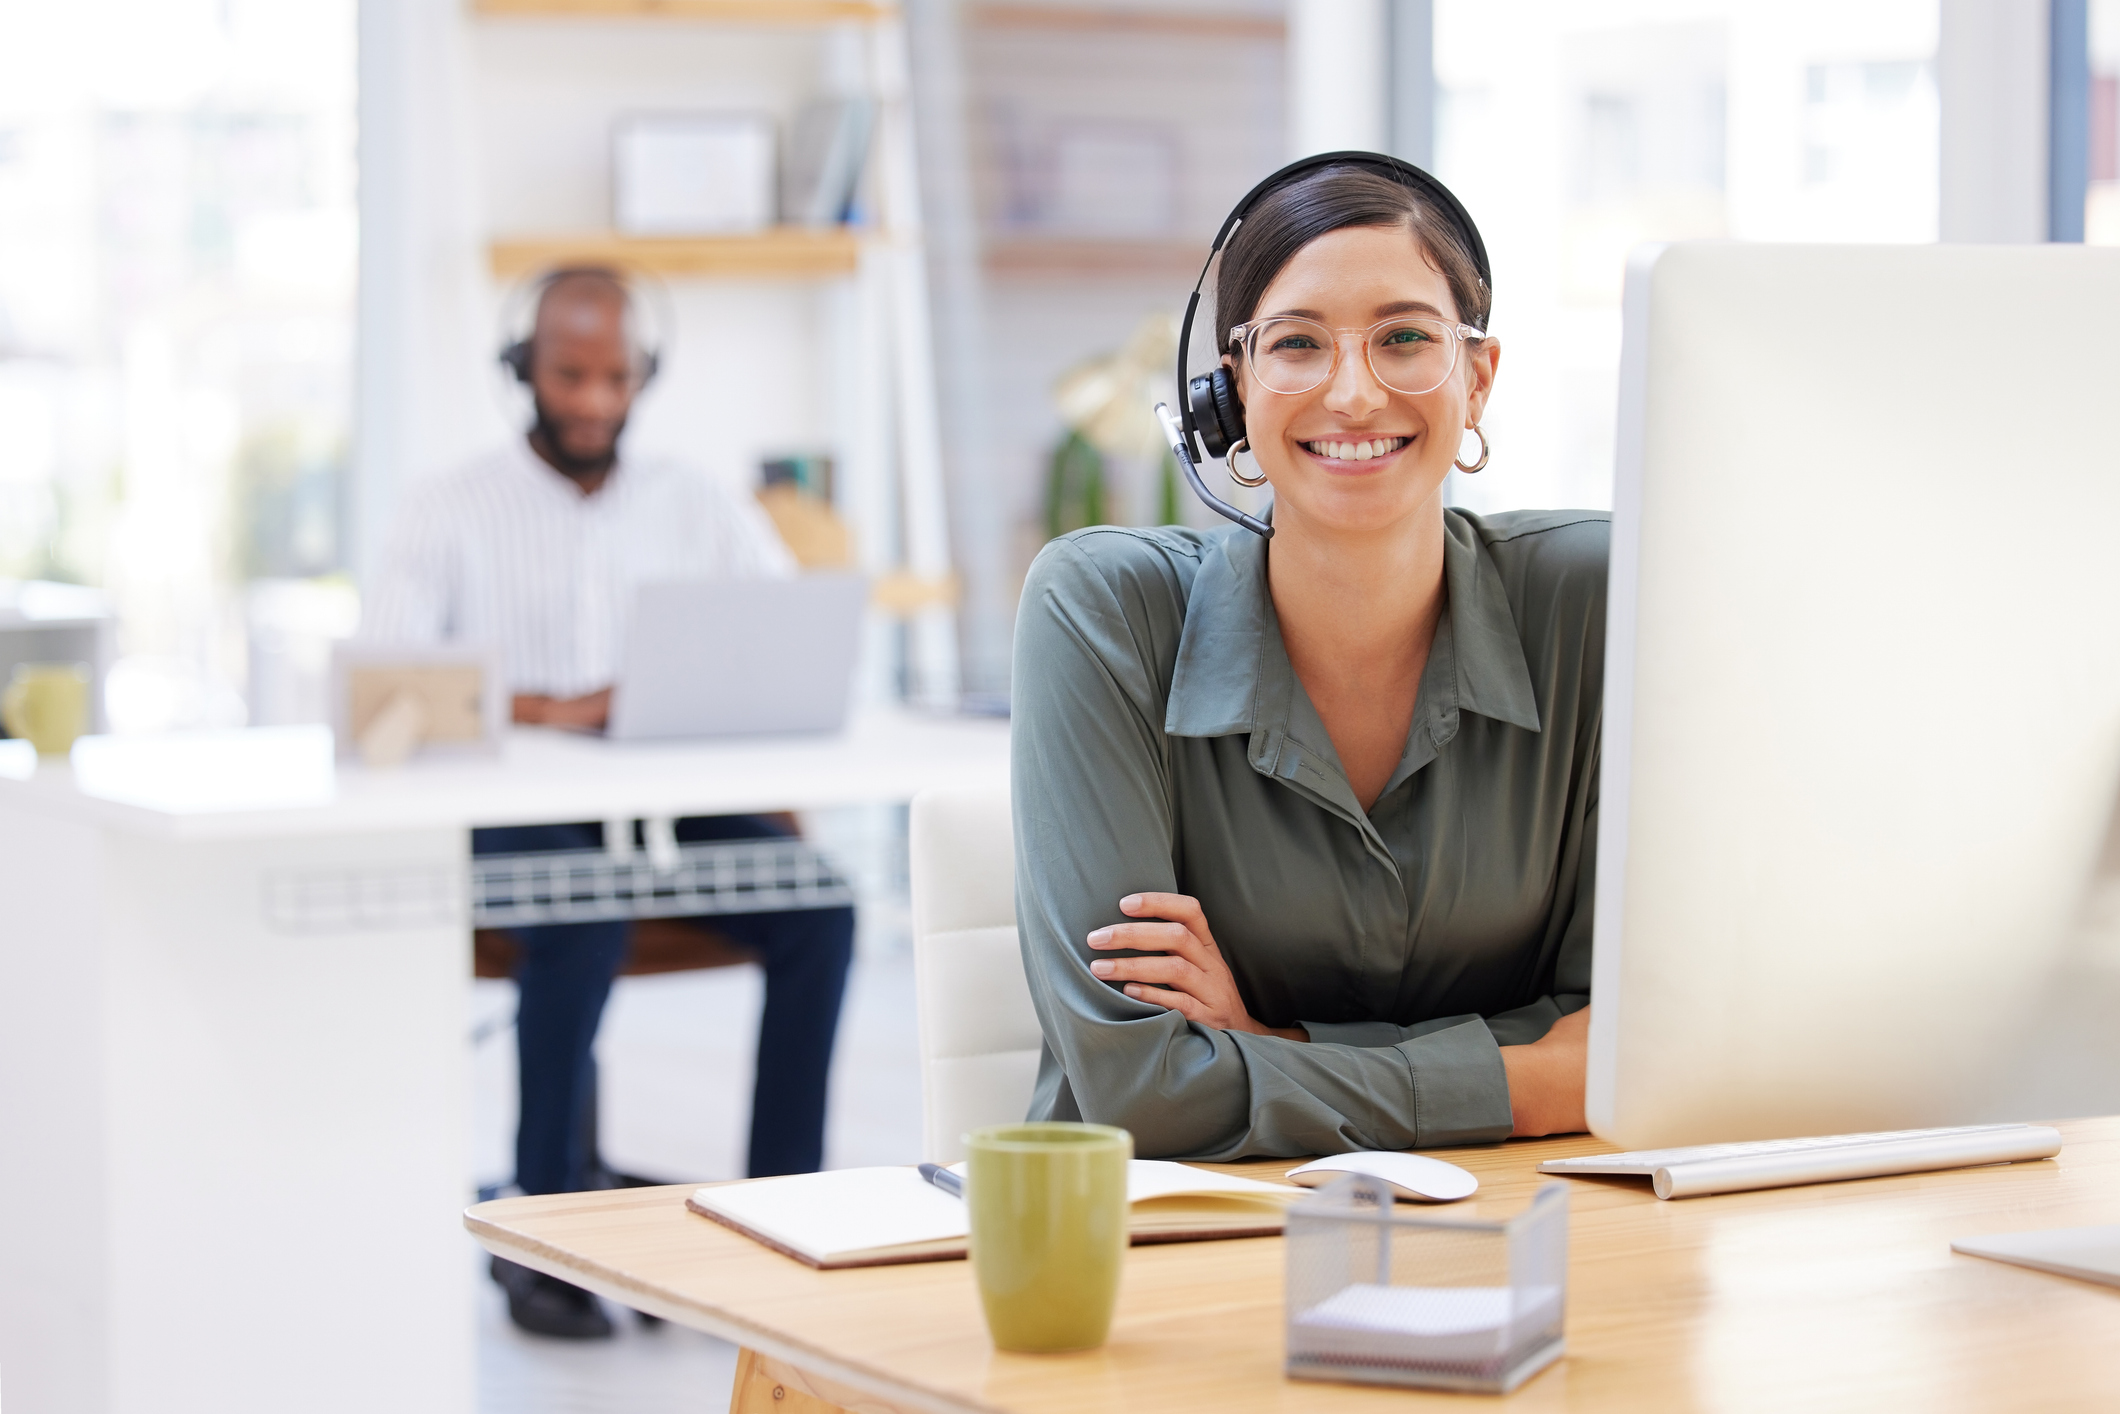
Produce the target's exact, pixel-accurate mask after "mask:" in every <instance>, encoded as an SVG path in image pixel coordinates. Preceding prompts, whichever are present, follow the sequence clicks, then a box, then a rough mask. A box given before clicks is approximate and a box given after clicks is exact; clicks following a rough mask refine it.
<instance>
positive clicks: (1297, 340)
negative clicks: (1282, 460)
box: [1229, 315, 1487, 394]
mask: <svg viewBox="0 0 2120 1414" xmlns="http://www.w3.org/2000/svg"><path fill="white" fill-rule="evenodd" d="M1341 334H1359V335H1361V336H1362V356H1363V357H1364V358H1366V359H1367V360H1368V361H1369V371H1370V373H1371V374H1373V375H1374V376H1375V378H1376V380H1377V382H1379V383H1381V384H1383V385H1384V386H1385V387H1387V388H1389V389H1391V390H1392V391H1393V392H1395V393H1408V394H1419V393H1432V392H1434V391H1435V390H1436V389H1438V388H1440V387H1442V386H1443V383H1444V380H1446V379H1448V378H1449V377H1450V371H1451V370H1452V369H1454V368H1456V367H1457V356H1458V345H1459V344H1460V343H1462V342H1463V341H1464V340H1466V339H1484V338H1486V337H1487V335H1486V333H1485V331H1483V330H1480V329H1475V328H1473V327H1472V326H1471V325H1470V324H1450V323H1446V322H1445V321H1443V320H1441V319H1423V318H1420V317H1419V316H1416V315H1404V316H1401V317H1399V318H1397V319H1386V320H1384V321H1382V322H1381V323H1377V324H1372V325H1370V326H1369V327H1368V328H1367V329H1328V328H1326V327H1325V326H1324V325H1323V324H1320V323H1318V322H1317V321H1316V320H1314V319H1294V318H1290V317H1287V316H1279V317H1276V318H1273V319H1261V320H1258V321H1257V322H1255V323H1251V324H1239V325H1237V326H1236V327H1235V328H1233V329H1231V330H1230V331H1229V342H1230V343H1231V344H1234V345H1236V346H1238V347H1239V348H1241V349H1242V350H1243V351H1244V359H1245V362H1247V363H1249V364H1250V365H1251V373H1252V377H1254V378H1256V379H1258V380H1259V382H1260V384H1261V385H1263V386H1264V387H1265V388H1266V390H1267V391H1268V392H1271V393H1307V392H1309V391H1310V390H1311V389H1312V388H1315V387H1317V386H1318V385H1319V384H1320V383H1323V382H1324V381H1325V380H1326V379H1328V378H1330V377H1332V375H1333V374H1334V373H1336V372H1338V371H1339V367H1340V341H1339V339H1338V337H1337V336H1338V335H1341Z"/></svg>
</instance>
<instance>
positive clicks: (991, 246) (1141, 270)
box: [984, 237, 1208, 284]
mask: <svg viewBox="0 0 2120 1414" xmlns="http://www.w3.org/2000/svg"><path fill="white" fill-rule="evenodd" d="M1207 246H1208V243H1207V242H1206V241H1204V240H1199V241H1179V240H1162V241H1122V240H1052V239H1046V238H1042V237H1035V238H1017V239H1007V238H994V239H990V240H989V241H988V243H987V246H986V250H985V260H984V263H985V265H986V269H987V272H988V273H989V274H992V275H996V276H1001V277H1004V278H1006V277H1017V278H1022V279H1081V278H1084V277H1088V278H1097V277H1100V276H1102V277H1120V278H1124V277H1129V276H1131V277H1139V278H1154V279H1173V278H1182V279H1184V280H1185V281H1186V283H1187V284H1190V283H1191V282H1192V280H1193V278H1194V277H1195V276H1197V275H1198V274H1199V273H1200V267H1201V266H1202V265H1203V264H1205V263H1206V261H1207Z"/></svg>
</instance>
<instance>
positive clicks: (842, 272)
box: [488, 227, 861, 280]
mask: <svg viewBox="0 0 2120 1414" xmlns="http://www.w3.org/2000/svg"><path fill="white" fill-rule="evenodd" d="M488 260H489V264H490V265H491V266H492V269H493V273H494V275H495V276H497V277H498V278H500V279H503V280H515V279H520V278H522V277H523V276H525V275H530V274H535V273H536V272H537V271H539V270H549V269H551V268H552V267H553V266H555V265H615V266H618V267H619V268H621V269H627V270H644V271H647V272H648V273H649V274H653V275H660V276H662V277H663V278H665V279H721V280H732V279H797V280H799V279H813V280H814V279H837V278H843V277H846V276H850V275H852V274H854V273H855V271H856V270H857V269H859V268H860V264H861V237H860V234H859V233H858V232H856V231H853V230H848V229H844V228H842V229H838V230H830V231H811V230H805V229H802V228H799V227H793V228H786V229H781V230H773V231H765V232H761V233H759V234H758V235H744V236H694V237H685V238H653V239H650V238H643V237H636V236H621V235H617V234H615V233H612V232H593V233H587V234H582V235H567V236H522V237H515V238H510V239H503V240H496V241H494V242H493V243H492V244H491V245H490V246H489V247H488Z"/></svg>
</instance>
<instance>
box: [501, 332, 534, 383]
mask: <svg viewBox="0 0 2120 1414" xmlns="http://www.w3.org/2000/svg"><path fill="white" fill-rule="evenodd" d="M530 352H531V350H530V341H529V340H528V339H517V340H516V341H515V342H514V343H512V344H510V345H508V347H506V348H504V349H502V350H501V363H502V364H503V365H504V366H505V367H506V368H507V369H508V370H509V371H510V372H512V373H513V374H514V375H515V381H516V382H518V383H528V382H529V381H530Z"/></svg>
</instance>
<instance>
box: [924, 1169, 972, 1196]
mask: <svg viewBox="0 0 2120 1414" xmlns="http://www.w3.org/2000/svg"><path fill="white" fill-rule="evenodd" d="M920 1176H921V1177H922V1178H924V1179H926V1180H927V1181H928V1182H929V1183H932V1184H934V1185H935V1186H936V1187H937V1188H939V1189H941V1190H942V1191H943V1192H945V1193H947V1194H949V1195H950V1196H951V1197H952V1198H962V1197H963V1196H964V1180H963V1179H961V1178H959V1177H957V1175H956V1174H953V1173H951V1172H950V1171H949V1170H948V1169H946V1168H944V1167H943V1166H942V1165H941V1164H922V1165H921V1166H920Z"/></svg>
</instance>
